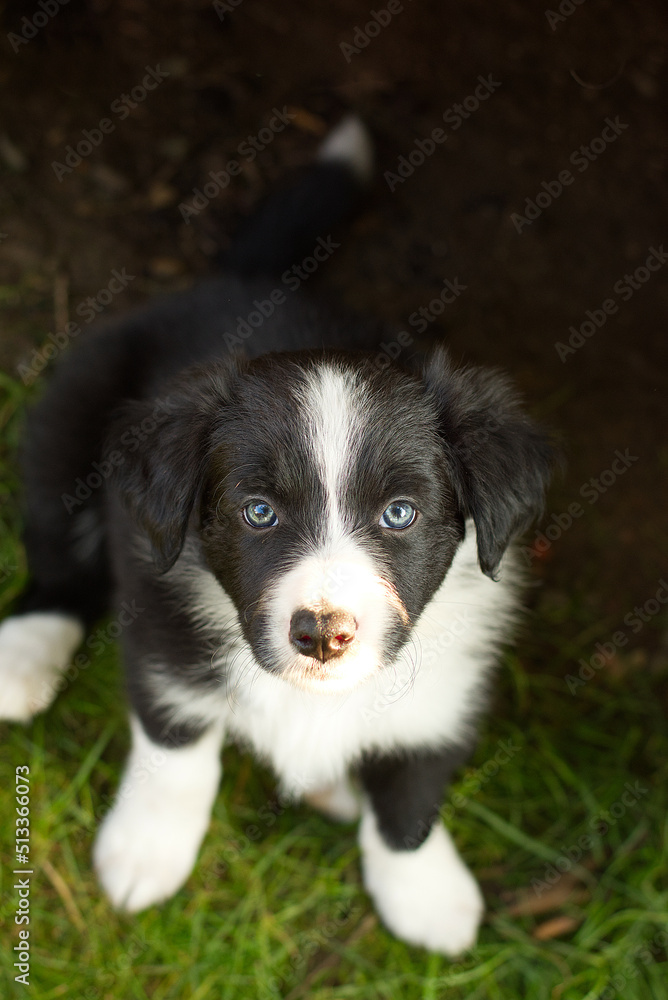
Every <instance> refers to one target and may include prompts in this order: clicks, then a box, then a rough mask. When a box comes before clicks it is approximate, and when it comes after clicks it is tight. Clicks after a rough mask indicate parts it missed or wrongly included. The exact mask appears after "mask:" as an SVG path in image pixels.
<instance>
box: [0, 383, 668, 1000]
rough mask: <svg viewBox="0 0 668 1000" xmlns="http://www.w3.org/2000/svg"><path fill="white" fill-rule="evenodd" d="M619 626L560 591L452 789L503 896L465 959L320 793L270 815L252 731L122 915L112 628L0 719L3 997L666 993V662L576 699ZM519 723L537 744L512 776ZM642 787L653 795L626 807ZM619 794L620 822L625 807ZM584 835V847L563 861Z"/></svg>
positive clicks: (9, 556) (567, 998) (489, 889)
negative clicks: (164, 894)
mask: <svg viewBox="0 0 668 1000" xmlns="http://www.w3.org/2000/svg"><path fill="white" fill-rule="evenodd" d="M0 388H1V389H2V391H3V393H4V395H3V399H2V402H0V434H1V440H2V449H4V450H3V451H2V453H1V454H0V468H1V469H2V473H3V475H2V483H1V485H0V498H1V502H2V535H1V537H0V614H4V613H6V610H7V609H8V608H9V606H10V605H11V602H12V601H13V600H14V598H15V597H16V595H17V593H18V592H19V591H20V589H21V586H22V585H23V582H24V580H25V565H24V556H23V553H22V550H21V546H20V544H19V542H18V540H17V539H18V535H19V529H20V523H19V513H18V505H17V501H16V492H17V488H18V481H17V477H16V472H15V453H16V443H17V438H18V428H19V423H20V417H21V414H22V411H23V409H24V406H25V401H26V392H25V390H24V389H23V387H21V386H20V385H17V384H16V383H15V382H13V381H12V380H11V379H9V378H6V377H4V378H3V380H2V384H1V386H0ZM665 624H666V622H665V617H664V618H663V619H662V618H661V617H660V616H657V618H656V620H655V621H653V622H652V623H650V625H648V626H647V629H646V630H645V632H644V633H643V636H642V637H643V638H644V639H645V641H646V643H647V645H651V642H650V639H652V636H654V635H655V634H656V633H655V632H654V629H660V628H661V627H663V628H665ZM608 625H610V627H608ZM612 627H614V623H606V622H603V623H601V622H600V621H596V620H595V618H594V617H592V612H591V610H588V605H587V602H586V600H585V597H584V596H583V595H578V593H577V591H576V592H574V593H573V594H572V595H568V596H563V595H561V596H559V597H558V599H555V597H554V595H550V594H549V593H548V592H545V593H543V594H542V596H541V597H540V598H539V601H538V606H537V608H536V610H535V612H534V614H533V615H532V616H531V617H530V619H529V620H528V622H527V627H526V629H525V634H524V635H523V637H522V638H521V641H520V643H519V645H518V647H517V648H516V649H515V650H513V651H512V652H508V653H507V655H506V657H505V660H504V664H503V667H502V669H501V671H500V673H499V683H498V697H497V698H496V701H495V703H494V706H493V710H492V712H491V713H490V716H489V718H488V720H487V722H486V723H485V726H484V731H483V734H482V740H481V743H480V746H479V748H478V750H477V753H476V755H475V758H474V760H473V761H472V763H471V764H470V766H469V767H468V768H467V769H466V770H465V771H464V772H463V773H462V774H461V775H460V776H459V777H458V780H457V782H456V785H455V787H454V791H455V792H457V793H459V797H458V798H456V799H455V800H454V801H455V803H456V807H455V806H450V807H448V806H447V804H446V809H445V812H446V816H447V817H448V823H449V826H450V828H451V830H452V831H453V834H454V836H455V839H456V841H457V843H458V845H459V846H460V848H461V850H462V853H463V854H464V857H465V858H466V860H467V862H468V863H469V864H470V866H471V867H472V869H473V870H474V871H475V872H476V873H477V874H478V876H479V877H480V880H481V883H482V886H483V890H484V892H485V896H486V899H487V903H488V908H489V912H488V917H487V920H486V922H485V924H484V925H483V928H482V931H481V934H480V940H479V943H478V945H477V947H476V948H475V950H474V951H473V952H472V953H471V954H470V955H467V956H466V957H464V958H463V959H461V960H460V961H457V962H450V961H448V960H446V959H445V958H443V957H440V956H435V955H428V954H426V953H425V952H423V951H421V950H420V949H415V948H411V947H409V946H407V945H404V944H402V943H400V942H398V941H396V940H394V939H393V938H392V937H391V936H390V935H389V934H388V933H387V932H386V931H385V930H384V929H383V928H382V926H380V925H379V923H378V921H377V919H376V918H375V916H374V914H373V911H372V909H371V906H370V903H369V901H368V899H367V897H366V895H365V893H364V891H363V889H362V886H361V881H360V874H359V866H358V860H359V859H358V850H357V846H356V837H355V830H354V827H352V826H336V825H333V824H330V823H328V822H327V821H326V820H324V819H323V818H322V817H320V816H319V815H317V814H314V813H312V812H311V811H309V810H307V809H306V808H303V807H301V806H285V807H284V808H278V809H277V810H276V812H277V815H276V816H275V818H272V815H271V812H270V810H268V809H267V808H266V807H267V805H271V804H272V803H275V802H276V797H275V789H274V785H273V781H272V777H271V775H270V774H269V773H268V772H267V771H266V770H264V769H263V768H262V767H260V766H258V765H257V764H255V763H253V762H252V761H251V759H250V758H249V757H248V756H246V755H244V754H242V753H240V752H239V751H237V750H236V749H235V748H234V747H228V748H227V749H226V750H225V752H224V778H223V785H222V789H221V793H220V795H219V797H218V800H217V802H216V806H215V810H214V817H213V822H212V825H211V828H210V830H209V833H208V834H207V836H206V839H205V842H204V846H203V849H202V851H201V854H200V857H199V860H198V862H197V865H196V868H195V870H194V873H193V874H192V876H191V877H190V879H189V880H188V882H187V884H186V886H185V888H184V889H182V890H181V891H180V892H179V893H178V894H177V896H176V897H175V898H174V899H172V900H171V901H169V902H168V903H166V904H165V905H164V906H162V907H153V908H151V909H150V910H148V911H147V912H145V913H142V914H139V915H138V916H135V917H127V916H119V915H118V914H116V913H114V912H113V911H112V910H111V909H110V907H109V905H108V904H107V902H106V901H105V899H104V898H103V897H102V895H101V893H100V889H99V887H98V885H97V884H96V881H95V878H94V876H93V873H92V870H91V863H90V852H91V845H92V841H93V835H94V831H95V828H96V826H97V824H98V822H99V820H100V818H101V816H102V815H104V812H105V811H106V809H107V808H108V804H109V802H110V800H111V796H112V795H113V792H114V790H115V788H116V786H117V783H118V779H119V774H120V769H121V765H122V761H123V757H124V754H125V752H126V750H127V745H128V733H127V728H126V721H125V709H124V704H123V695H122V682H121V678H120V669H119V663H118V651H117V649H116V647H115V646H113V645H109V646H107V647H106V648H105V650H104V653H102V654H100V655H99V656H96V657H95V658H94V660H93V661H92V662H91V664H90V666H89V667H88V668H87V669H85V670H82V671H80V673H79V676H78V677H77V678H76V679H75V680H73V681H72V682H71V683H68V684H67V686H66V688H65V690H64V691H63V692H62V693H61V694H60V696H59V697H58V699H57V700H56V702H55V703H54V705H53V706H52V708H51V709H50V710H49V711H48V712H47V713H46V714H44V715H42V716H40V717H38V718H37V719H35V721H34V722H33V723H32V724H31V725H29V726H21V725H7V724H0V740H1V743H0V779H1V780H0V788H1V789H2V791H1V792H0V824H1V829H2V870H1V872H0V879H1V882H2V907H1V909H0V920H1V922H2V924H1V926H2V937H3V943H4V944H5V947H4V948H3V950H2V971H1V976H2V990H1V993H2V996H3V997H8V998H11V997H22V996H34V997H39V998H40V1000H52V998H53V1000H55V998H60V997H65V998H74V1000H79V998H81V1000H83V998H86V1000H106V998H113V1000H117V998H120V1000H134V998H143V997H151V998H153V1000H237V998H239V1000H242V998H243V1000H255V998H258V1000H273V998H278V997H282V998H290V1000H296V998H298V997H309V998H313V1000H372V998H373V1000H379V998H381V1000H385V998H387V1000H399V998H407V1000H417V998H420V1000H450V998H452V1000H455V998H467V1000H519V998H522V1000H548V998H549V1000H562V998H563V1000H608V998H612V997H619V998H623V1000H649V998H652V1000H654V998H655V1000H665V998H666V996H667V995H668V964H667V944H668V885H667V878H666V872H667V868H668V856H667V855H668V836H667V834H668V808H667V805H668V803H667V800H668V732H667V728H668V727H667V726H666V718H665V704H666V701H665V699H666V690H667V687H668V684H667V679H666V672H665V664H662V663H661V661H660V660H659V659H658V658H655V660H654V661H651V662H650V667H651V669H650V668H649V667H644V668H643V669H638V667H639V665H640V666H642V663H641V662H640V661H642V658H643V651H642V650H640V652H639V651H638V650H637V649H636V650H634V651H632V652H631V653H630V654H625V652H624V651H622V652H621V653H620V654H619V656H618V657H617V660H616V661H615V672H614V674H611V673H610V672H609V671H608V672H606V671H598V672H597V674H596V676H595V677H593V678H592V680H590V681H589V682H588V683H587V684H586V685H584V686H583V687H581V688H580V689H579V690H578V691H577V694H576V695H571V694H570V693H569V692H568V690H567V688H566V685H565V683H564V676H565V674H567V673H573V672H574V670H573V665H574V664H576V663H577V660H578V658H579V657H585V658H589V657H590V656H591V654H592V652H593V645H594V643H595V642H596V641H597V640H599V639H601V640H603V639H605V638H606V637H607V636H609V634H610V632H611V630H612ZM662 700H663V704H662ZM500 740H503V741H511V743H512V745H513V746H516V747H518V748H519V749H517V751H516V752H514V753H513V754H512V756H511V757H510V759H509V760H508V762H507V763H504V764H501V765H500V766H499V767H498V770H496V773H492V772H494V771H495V767H494V765H493V764H491V763H490V762H491V761H493V759H494V755H495V754H496V753H497V750H498V748H499V741H500ZM19 765H28V766H29V767H30V786H31V824H32V825H31V831H32V833H31V860H32V862H33V870H34V875H33V876H32V877H31V896H30V906H31V909H30V925H29V929H30V942H31V953H32V960H31V976H30V981H31V985H30V987H29V988H27V989H26V987H25V986H23V985H20V984H17V983H15V982H14V975H15V970H14V969H13V967H12V963H13V961H14V959H13V958H12V954H13V952H12V948H11V946H13V945H14V944H15V943H16V941H17V940H18V938H17V931H18V927H17V926H16V925H15V923H14V915H15V912H16V908H17V893H16V890H15V889H14V888H13V885H14V876H13V875H12V871H13V869H14V867H15V855H14V851H13V834H14V820H15V817H16V814H15V803H14V772H15V769H16V767H17V766H19ZM485 765H487V769H486V770H485ZM636 782H638V783H639V784H638V786H636V784H635V783H636ZM626 783H629V784H630V785H631V786H632V787H636V789H637V791H636V793H635V798H632V797H631V796H629V795H628V794H627V795H626V801H627V803H630V804H627V805H624V801H623V798H622V797H623V796H624V794H625V784H626ZM609 809H611V810H612V817H611V819H613V818H614V822H608V823H606V821H605V819H604V817H605V811H606V810H609ZM617 814H618V815H617ZM604 823H605V825H607V829H605V828H604ZM585 836H589V837H590V841H589V842H586V843H587V846H586V849H583V850H582V854H581V856H580V857H579V858H575V854H576V853H577V847H574V845H577V844H578V841H579V840H580V838H582V837H585ZM569 849H572V850H571V855H572V857H573V861H574V866H573V867H572V868H571V869H570V870H569V871H568V872H567V873H566V874H565V875H564V876H563V877H560V876H559V867H562V868H563V867H568V862H567V861H564V858H565V857H566V854H565V852H567V851H568V850H569ZM550 880H553V881H555V882H556V884H555V888H554V890H552V895H548V892H547V888H548V885H549V883H550ZM532 886H533V887H532ZM534 889H538V893H539V894H537V893H536V891H534ZM560 890H563V892H562V894H561V897H559V898H558V897H557V896H556V895H555V893H556V892H557V891H560ZM525 895H526V896H528V898H529V899H533V900H534V901H535V900H536V899H538V898H540V899H541V900H544V899H545V898H548V899H549V900H551V908H549V909H546V910H545V912H543V913H534V914H527V915H517V914H516V913H514V911H513V910H512V909H511V907H512V904H513V903H516V902H517V901H518V900H519V899H521V898H524V896H525ZM555 917H560V918H570V923H569V924H567V925H566V924H563V925H562V928H561V933H560V934H558V936H548V937H547V939H546V940H541V939H540V937H537V936H536V929H537V928H538V927H540V926H544V925H545V922H546V921H548V920H552V919H553V918H555ZM548 930H549V927H548ZM553 933H554V930H553ZM539 934H540V932H539Z"/></svg>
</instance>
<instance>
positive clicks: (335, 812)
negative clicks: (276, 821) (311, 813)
mask: <svg viewBox="0 0 668 1000" xmlns="http://www.w3.org/2000/svg"><path fill="white" fill-rule="evenodd" d="M304 799H305V800H306V802H308V804H309V805H310V806H312V807H313V809H318V810H319V811H320V812H321V813H324V814H325V816H328V817H329V818H330V819H333V820H336V821H337V822H339V823H352V821H353V820H355V819H357V818H358V816H359V815H360V800H359V796H358V794H357V792H356V791H355V789H354V788H353V786H352V784H351V783H350V781H349V780H348V779H347V778H343V779H342V780H341V781H338V782H336V784H334V785H328V786H327V788H319V789H318V790H317V791H314V792H307V793H306V795H304Z"/></svg>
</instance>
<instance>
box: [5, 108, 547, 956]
mask: <svg viewBox="0 0 668 1000" xmlns="http://www.w3.org/2000/svg"><path fill="white" fill-rule="evenodd" d="M369 162H370V148H369V140H368V138H367V136H366V133H365V132H364V129H363V128H362V126H361V124H360V123H359V122H357V121H356V120H354V119H349V120H346V121H344V122H343V123H342V124H341V125H340V126H339V128H338V129H336V130H335V131H334V132H333V133H332V134H331V135H330V137H329V138H328V139H327V140H326V142H325V144H324V147H323V149H322V150H321V154H320V158H319V162H318V163H316V164H315V165H314V166H313V167H312V168H311V170H310V172H309V173H308V175H307V177H306V178H305V179H304V180H303V181H302V183H301V184H300V185H298V186H297V187H295V188H293V189H292V190H291V191H288V192H287V193H286V195H285V196H284V197H283V198H282V199H278V200H277V199H276V198H274V200H270V201H269V202H268V203H267V205H266V206H265V207H264V209H262V210H261V211H260V213H259V215H258V216H257V218H256V219H255V220H254V221H252V222H251V223H250V224H249V226H248V228H247V230H246V231H245V233H243V234H242V235H241V236H240V237H239V239H238V240H237V243H236V246H233V249H232V251H231V253H230V256H229V259H228V261H227V266H228V272H229V273H228V274H227V275H226V276H224V277H221V278H219V279H216V280H213V281H210V282H208V283H205V284H203V285H201V286H200V287H199V288H196V289H195V290H193V291H189V292H185V293H181V294H179V295H176V296H173V297H171V298H167V299H164V300H161V301H156V302H153V303H151V304H149V306H148V307H147V308H146V309H144V310H143V311H140V312H138V313H135V314H133V315H131V316H129V317H128V318H126V319H123V320H121V321H119V322H114V323H112V324H111V325H108V326H107V327H104V328H101V329H100V330H99V331H98V332H97V333H96V334H94V335H91V336H90V337H89V338H88V339H87V340H85V341H83V342H82V343H81V344H80V345H79V346H78V347H77V348H76V349H75V350H73V351H72V352H71V354H70V355H69V356H68V357H67V358H66V359H65V362H64V363H63V364H62V365H61V366H60V367H59V369H58V371H57V372H56V373H55V376H54V378H53V380H52V381H51V384H50V386H49V388H48V391H47V392H46V394H45V395H44V397H43V399H42V400H41V402H40V403H39V404H38V405H37V407H36V408H35V409H34V411H33V413H32V415H31V418H30V420H29V424H28V431H27V436H26V442H25V447H24V451H23V463H24V470H25V484H26V531H25V544H26V549H27V553H28V559H29V565H30V569H31V574H32V578H31V584H30V587H29V589H28V591H27V593H26V594H25V595H24V598H23V600H22V602H21V605H20V607H19V609H18V613H17V614H16V615H15V616H14V617H12V618H9V619H8V620H7V621H5V622H4V624H3V625H2V626H1V627H0V716H2V717H4V718H6V719H16V720H24V721H25V720H27V719H29V718H30V717H31V716H32V715H34V714H35V713H36V712H39V711H42V710H44V709H45V708H46V707H47V706H48V705H49V704H50V702H51V700H52V698H53V696H54V692H55V690H56V688H57V685H58V680H59V678H60V677H61V675H62V673H63V672H64V671H65V669H66V668H67V666H68V663H69V661H70V658H71V656H72V654H73V653H74V651H75V650H76V648H77V646H78V645H79V644H80V643H81V641H82V639H83V638H84V635H85V630H86V628H87V627H88V626H90V624H91V623H92V622H94V621H95V620H96V618H97V617H99V616H100V615H101V614H102V613H104V612H106V611H107V610H108V609H109V607H110V606H112V607H116V608H117V609H120V611H119V618H118V621H119V622H121V625H123V626H124V627H123V633H122V645H123V657H124V661H125V669H126V676H127V691H128V697H129V701H130V704H131V717H130V725H131V730H132V750H131V753H130V757H129V760H128V762H127V766H126V770H125V774H124V777H123V779H122V782H121V786H120V789H119V792H118V797H117V799H116V802H115V805H114V806H113V808H112V809H111V811H110V812H109V813H108V814H107V816H106V818H105V820H104V822H103V824H102V827H101V830H100V832H99V835H98V837H97V841H96V844H95V849H94V862H95V867H96V869H97V872H98V875H99V878H100V881H101V883H102V885H103V886H104V888H105V890H106V892H107V893H108V895H109V898H110V899H111V901H112V902H113V904H114V905H115V906H117V907H119V908H122V909H125V910H129V911H137V910H141V909H142V908H144V907H147V906H150V905H152V904H154V903H158V902H160V901H161V900H164V899H166V898H168V897H169V896H171V895H172V894H173V893H174V892H176V891H177V889H179V887H180V886H181V885H183V883H184V882H185V880H186V879H187V877H188V875H189V873H190V871H191V870H192V867H193V865H194V863H195V858H196V855H197V852H198V849H199V846H200V844H201V842H202V838H203V837H204V834H205V832H206V829H207V825H208V822H209V816H210V812H211V808H212V804H213V801H214V798H215V796H216V793H217V789H218V784H219V781H220V772H221V769H220V749H221V745H222V743H223V740H224V739H225V738H230V739H234V740H237V741H239V742H240V743H241V744H243V745H246V746H249V747H251V748H252V749H253V751H254V752H255V753H256V754H258V756H259V757H260V758H262V759H263V760H265V761H266V762H268V763H269V764H270V765H271V766H272V767H273V769H274V771H275V773H276V775H277V778H278V779H279V781H280V785H281V788H282V790H283V792H284V793H287V794H291V795H294V796H296V797H298V796H304V797H305V798H306V799H308V800H310V801H311V802H312V803H313V804H315V805H316V806H318V807H319V808H321V809H323V810H324V811H325V812H327V813H329V814H330V815H331V816H333V817H338V818H342V819H346V820H351V819H353V818H354V817H355V816H356V815H357V814H358V812H361V822H360V827H359V830H360V833H359V840H360V848H361V857H362V870H363V878H364V884H365V886H366V888H367V890H368V892H369V894H370V896H371V897H372V899H373V901H374V903H375V905H376V908H377V910H378V912H379V914H380V916H381V918H382V920H383V921H384V922H385V924H386V925H387V927H388V928H389V929H390V930H391V931H393V932H394V934H396V935H397V936H398V937H399V938H402V939H403V940H405V941H408V942H411V943H413V944H416V945H421V946H424V947H425V948H428V949H432V950H434V951H439V952H443V953H445V954H448V955H456V954H457V953H459V952H461V951H462V950H463V949H466V948H468V947H470V946H471V945H473V943H474V941H475V938H476V933H477V929H478V925H479V923H480V920H481V917H482V913H483V901H482V897H481V894H480V891H479V889H478V886H477V884H476V882H475V880H474V878H473V876H472V875H471V874H470V872H469V871H468V869H467V868H466V867H465V865H464V863H463V862H462V860H461V859H460V857H459V855H458V853H457V850H456V848H455V846H454V844H453V843H452V840H451V839H450V836H449V835H448V833H447V831H446V829H445V828H444V826H443V824H442V822H441V820H440V819H439V808H440V805H441V802H442V799H443V794H444V790H445V788H446V786H447V784H448V782H449V780H450V778H451V775H452V774H453V772H454V771H455V770H456V768H457V767H458V766H459V765H460V764H461V763H462V761H463V760H465V759H466V757H467V756H468V754H469V753H470V751H471V748H472V746H473V741H474V729H475V722H476V719H477V717H478V715H479V713H480V712H481V711H482V709H483V707H484V704H485V693H486V690H487V686H488V680H489V676H490V672H491V670H492V668H493V666H494V662H495V659H496V656H497V651H498V647H499V645H500V643H502V642H504V641H506V640H507V639H508V637H509V634H510V629H511V627H512V623H513V618H514V616H515V613H516V609H517V585H518V582H519V573H518V571H517V567H516V564H515V561H514V558H513V554H512V547H511V542H512V540H513V538H514V537H515V536H516V535H517V534H518V533H519V532H521V531H522V530H524V529H525V528H526V527H527V526H528V525H529V523H530V522H531V520H532V519H533V518H534V517H535V515H536V514H537V512H539V510H540V508H541V503H542V498H543V493H544V489H545V486H546V483H547V480H548V477H549V470H550V465H551V451H550V447H549V445H548V443H547V441H546V439H545V436H544V434H543V433H542V432H541V431H540V429H538V428H537V427H536V426H534V424H533V423H532V422H531V421H530V420H529V419H528V418H527V417H526V416H525V415H524V413H523V412H522V409H521V407H520V405H519V404H518V401H517V398H516V396H515V394H514V393H513V391H512V390H511V389H510V388H509V386H508V384H507V382H506V381H505V379H504V378H502V377H501V376H499V375H498V374H495V373H492V372H488V371H484V370H480V369H475V368H464V369H456V368H455V367H454V366H453V365H452V364H451V362H450V361H449V359H448V356H447V354H446V352H445V351H444V350H443V349H437V350H435V351H434V352H433V353H432V354H431V355H430V356H429V357H428V358H427V359H426V361H418V360H415V359H409V358H407V359H406V363H405V364H404V365H400V364H398V363H392V364H390V365H388V366H387V367H382V363H383V364H387V359H386V357H383V361H382V363H381V360H379V358H380V357H381V356H379V355H378V354H377V353H376V352H374V351H373V349H372V348H373V345H374V344H375V343H376V342H377V340H376V338H377V334H378V331H377V328H376V327H374V326H373V325H370V324H368V323H364V322H362V321H359V320H353V319H350V318H349V317H344V318H343V319H341V318H337V317H336V316H335V315H334V314H333V312H332V309H331V308H330V307H325V306H323V305H319V304H317V303H314V302H307V301H305V300H304V299H303V298H302V296H301V295H299V294H295V293H292V292H291V291H290V290H289V281H288V276H289V275H291V274H296V273H305V272H308V270H309V268H308V267H306V260H304V270H303V271H301V270H300V271H299V272H298V271H297V270H296V269H295V268H294V267H293V268H292V269H288V270H287V271H283V274H282V278H281V279H280V280H278V281H277V280H274V281H273V283H272V281H271V280H268V279H267V278H266V277H264V278H262V277H257V275H262V274H264V275H267V274H272V273H274V274H281V269H282V268H283V267H285V266H287V265H289V264H293V265H294V263H295V261H298V260H299V259H300V258H299V256H298V253H299V251H300V250H301V249H303V248H304V247H306V248H307V250H309V249H310V250H311V251H312V252H313V253H312V256H311V257H310V258H308V259H309V260H314V259H315V260H317V259H318V258H317V254H316V253H315V251H316V250H317V247H318V246H319V247H320V248H321V249H322V248H323V247H331V246H336V244H334V243H333V241H332V240H331V235H330V232H329V225H330V224H331V222H333V220H334V218H335V217H336V216H338V215H340V214H342V213H343V212H344V210H345V209H347V208H348V207H349V206H350V204H351V203H352V200H353V199H354V196H355V195H356V193H357V192H358V190H359V188H360V186H361V184H362V181H363V180H364V179H365V178H366V176H367V175H368V169H369ZM323 253H324V251H323ZM321 256H322V254H321ZM309 267H310V265H309ZM233 270H235V271H236V274H234V273H232V271H233ZM258 316H259V317H260V321H259V322H258V321H257V317H258ZM244 324H245V325H244ZM246 327H248V328H249V329H250V328H252V335H251V336H248V337H244V336H242V335H241V334H240V333H239V331H242V332H243V331H245V329H246ZM384 335H385V336H387V333H385V334H384ZM381 336H383V334H382V332H381ZM235 340H236V341H240V344H241V348H242V349H239V346H240V344H238V343H236V342H235ZM230 348H233V349H232V350H231V349H230ZM370 348H371V350H370ZM123 616H124V617H123ZM147 764H150V766H148V767H147ZM351 775H353V776H354V781H355V783H356V786H357V787H359V789H361V795H360V796H358V795H357V794H356V792H355V791H354V789H353V786H352V785H351V784H350V783H349V777H350V776H351Z"/></svg>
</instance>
